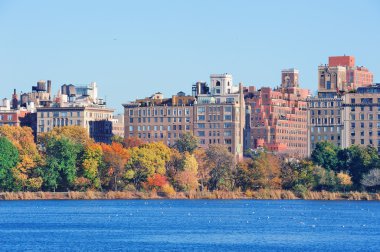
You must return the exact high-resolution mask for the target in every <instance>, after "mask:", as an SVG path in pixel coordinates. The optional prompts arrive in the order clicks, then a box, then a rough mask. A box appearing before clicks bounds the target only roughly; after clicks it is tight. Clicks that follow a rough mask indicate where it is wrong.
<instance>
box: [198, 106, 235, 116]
mask: <svg viewBox="0 0 380 252" xmlns="http://www.w3.org/2000/svg"><path fill="white" fill-rule="evenodd" d="M222 110H223V107H208V112H209V113H218V112H222ZM197 112H198V114H203V113H206V107H204V106H201V107H198V108H197ZM224 113H232V106H224Z"/></svg>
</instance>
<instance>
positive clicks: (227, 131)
mask: <svg viewBox="0 0 380 252" xmlns="http://www.w3.org/2000/svg"><path fill="white" fill-rule="evenodd" d="M197 136H198V137H205V136H206V132H205V131H203V130H201V131H198V132H197ZM209 136H220V133H219V131H217V132H215V131H213V133H211V131H209ZM223 136H224V137H230V136H232V131H231V130H226V131H224V133H223Z"/></svg>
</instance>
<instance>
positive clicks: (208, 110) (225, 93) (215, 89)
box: [193, 73, 245, 159]
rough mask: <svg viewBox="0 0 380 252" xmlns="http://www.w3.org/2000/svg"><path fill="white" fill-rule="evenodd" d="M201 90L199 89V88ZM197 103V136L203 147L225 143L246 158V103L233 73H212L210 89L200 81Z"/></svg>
mask: <svg viewBox="0 0 380 252" xmlns="http://www.w3.org/2000/svg"><path fill="white" fill-rule="evenodd" d="M198 87H199V88H198ZM193 90H196V92H195V97H196V102H195V103H194V135H195V136H197V137H198V138H199V145H200V147H203V148H207V147H208V146H209V145H210V144H221V145H224V146H226V148H227V149H228V150H229V151H230V152H231V153H232V154H234V155H235V158H236V159H241V158H242V157H243V152H244V150H243V145H244V127H245V101H244V95H243V86H242V84H239V86H235V85H233V80H232V75H231V74H227V73H226V74H212V75H211V76H210V86H209V87H208V86H207V85H206V84H205V83H202V82H197V84H196V85H195V86H194V87H193Z"/></svg>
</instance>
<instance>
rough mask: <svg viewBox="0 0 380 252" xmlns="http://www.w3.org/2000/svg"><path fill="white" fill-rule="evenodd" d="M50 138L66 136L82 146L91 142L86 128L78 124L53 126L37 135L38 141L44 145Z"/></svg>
mask: <svg viewBox="0 0 380 252" xmlns="http://www.w3.org/2000/svg"><path fill="white" fill-rule="evenodd" d="M50 138H55V139H59V138H67V139H70V140H71V141H72V142H74V143H76V144H80V145H83V146H85V145H87V144H90V143H92V142H93V140H92V139H91V138H90V137H89V135H88V132H87V130H86V129H85V128H83V127H80V126H64V127H54V128H53V129H52V130H51V131H49V132H45V133H41V134H40V135H39V136H38V142H39V143H40V144H42V145H43V146H44V145H45V144H47V141H48V140H49V139H50Z"/></svg>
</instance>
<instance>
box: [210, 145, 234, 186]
mask: <svg viewBox="0 0 380 252" xmlns="http://www.w3.org/2000/svg"><path fill="white" fill-rule="evenodd" d="M206 160H207V161H206V163H207V165H208V166H209V167H210V169H211V171H210V179H209V182H208V185H209V189H210V190H217V189H219V190H232V189H233V188H234V184H235V183H234V177H233V170H234V168H235V159H234V156H233V155H232V153H230V152H229V151H228V150H227V148H226V147H225V146H223V145H218V144H214V145H210V146H209V148H208V149H207V150H206Z"/></svg>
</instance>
